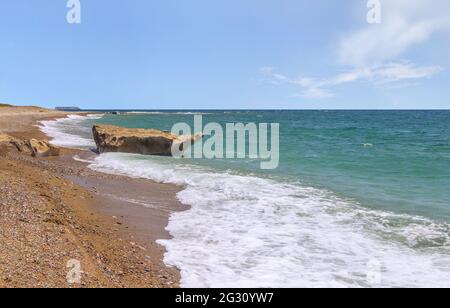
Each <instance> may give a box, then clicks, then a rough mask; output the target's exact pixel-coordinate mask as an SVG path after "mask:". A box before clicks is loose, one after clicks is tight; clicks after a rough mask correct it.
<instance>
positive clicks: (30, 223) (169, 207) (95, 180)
mask: <svg viewBox="0 0 450 308" xmlns="http://www.w3.org/2000/svg"><path fill="white" fill-rule="evenodd" d="M64 116H66V114H65V113H63V112H57V111H48V110H45V109H40V108H36V107H30V108H24V107H20V108H9V107H2V108H0V133H6V134H8V135H10V136H13V137H16V138H23V139H28V138H37V139H47V137H46V136H45V135H44V134H43V133H42V132H41V131H40V130H39V129H38V128H37V127H36V125H37V122H38V121H41V120H48V119H54V118H58V117H64ZM74 155H79V156H81V157H83V158H87V159H92V158H93V157H94V156H95V154H94V153H90V152H87V151H78V150H71V149H62V151H61V155H60V157H52V158H32V157H28V156H25V155H21V154H17V153H13V154H12V153H0V175H1V176H0V188H1V194H2V198H1V200H0V230H1V232H0V287H178V286H179V271H178V270H177V269H175V268H168V267H166V266H165V265H164V263H163V255H164V252H165V251H164V248H163V247H162V246H159V245H158V244H156V243H155V240H157V239H167V238H169V237H170V235H169V234H168V232H167V231H166V230H165V227H166V226H167V223H168V218H169V215H170V213H172V212H174V211H180V210H183V209H186V207H185V206H184V205H182V204H180V203H179V201H178V200H177V198H176V193H177V192H178V191H179V190H180V189H181V188H180V187H177V186H175V185H166V184H158V183H155V182H152V181H148V180H141V179H131V178H127V177H121V176H114V175H107V174H102V173H98V172H94V171H92V170H90V169H88V168H87V164H86V163H83V162H78V161H75V160H73V159H72V157H73V156H74ZM72 259H75V260H79V261H80V264H81V267H82V271H83V272H84V273H83V275H82V280H81V283H80V284H70V283H68V282H67V278H66V276H67V273H68V271H69V270H70V268H67V261H69V260H72Z"/></svg>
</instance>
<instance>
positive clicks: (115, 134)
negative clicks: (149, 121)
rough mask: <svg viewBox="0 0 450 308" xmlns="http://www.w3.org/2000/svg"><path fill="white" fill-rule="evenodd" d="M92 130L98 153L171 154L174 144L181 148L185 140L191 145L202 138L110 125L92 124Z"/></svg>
mask: <svg viewBox="0 0 450 308" xmlns="http://www.w3.org/2000/svg"><path fill="white" fill-rule="evenodd" d="M92 132H93V136H94V140H95V143H96V145H97V150H98V152H99V153H104V152H122V153H133V154H143V155H160V156H172V146H173V145H174V144H175V145H176V144H178V145H179V146H180V148H181V149H182V147H183V146H182V144H183V143H185V142H186V141H187V143H188V144H191V145H192V144H193V143H195V142H196V141H198V140H200V139H201V138H202V136H201V135H195V136H177V135H174V134H171V133H169V132H164V131H160V130H155V129H131V128H124V127H119V126H112V125H94V127H93V128H92ZM184 150H186V149H184Z"/></svg>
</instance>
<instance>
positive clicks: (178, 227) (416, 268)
mask: <svg viewBox="0 0 450 308" xmlns="http://www.w3.org/2000/svg"><path fill="white" fill-rule="evenodd" d="M123 112H124V113H123V114H120V115H112V114H109V113H105V114H104V115H102V116H92V117H77V116H73V117H70V118H68V119H63V120H57V121H53V122H44V123H43V130H44V131H45V132H46V133H47V134H49V135H50V136H52V137H53V138H54V140H53V142H54V143H55V144H57V145H64V146H71V147H77V148H90V147H92V146H93V143H92V137H91V132H90V131H91V127H92V125H93V124H94V123H102V124H113V125H120V126H125V127H132V128H157V129H161V130H171V127H172V125H173V124H175V123H178V122H186V123H192V122H193V118H194V114H201V115H202V116H203V122H204V123H208V122H218V123H220V124H223V125H225V123H230V122H242V123H250V122H255V123H279V124H280V165H279V168H277V169H275V170H261V169H260V168H259V166H260V165H259V161H258V160H250V159H246V160H227V159H225V160H207V159H197V160H196V159H193V160H188V159H185V160H175V159H173V158H167V157H149V156H141V155H131V154H118V153H108V154H103V155H100V156H98V157H97V158H96V159H95V160H94V161H92V162H90V167H91V168H92V169H95V170H98V171H102V172H111V173H119V174H125V175H129V176H134V177H143V178H149V179H153V180H156V181H160V182H167V183H175V184H181V185H184V186H185V189H184V190H183V191H182V192H181V193H180V194H179V196H178V197H179V199H180V200H181V201H182V202H183V203H185V204H187V205H190V206H191V208H190V209H189V210H187V211H185V212H182V213H177V214H174V215H173V216H172V217H171V221H170V223H169V226H168V230H169V231H170V232H171V234H172V235H173V237H174V238H173V239H172V240H169V241H160V243H161V244H162V245H164V246H165V247H166V249H167V254H166V260H165V261H166V263H167V264H169V265H174V266H177V267H179V268H180V269H181V272H182V285H183V286H194V287H210V286H215V287H217V286H219V287H222V286H224V287H227V286H232V287H302V286H312V287H315V286H331V287H348V286H350V287H365V286H386V287H392V286H400V287H410V286H447V287H450V192H449V184H450V111H325V110H321V111H126V112H125V111H123Z"/></svg>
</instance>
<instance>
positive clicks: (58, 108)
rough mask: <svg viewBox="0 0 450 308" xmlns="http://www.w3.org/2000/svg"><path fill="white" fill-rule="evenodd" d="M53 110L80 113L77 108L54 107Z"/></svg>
mask: <svg viewBox="0 0 450 308" xmlns="http://www.w3.org/2000/svg"><path fill="white" fill-rule="evenodd" d="M55 109H56V110H59V111H81V109H80V108H78V107H56V108H55Z"/></svg>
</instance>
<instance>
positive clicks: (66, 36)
mask: <svg viewBox="0 0 450 308" xmlns="http://www.w3.org/2000/svg"><path fill="white" fill-rule="evenodd" d="M67 2H68V0H40V1H29V0H0V46H1V48H0V102H4V103H11V104H16V105H40V106H45V107H55V106H78V107H81V108H86V109H280V108H282V109H450V86H449V85H450V1H448V0H379V2H380V4H381V6H380V8H381V10H380V13H381V15H380V17H381V20H380V21H381V23H368V21H367V15H368V13H369V11H370V12H371V13H373V12H374V11H373V10H372V8H373V7H372V6H370V7H368V4H370V5H372V3H368V0H346V1H342V0H316V1H312V0H309V1H306V0H214V1H211V0H164V1H163V0H158V1H156V0H129V1H123V0H80V3H81V23H80V24H70V23H68V22H67V18H66V17H67V13H68V12H69V10H70V9H69V8H67ZM369 2H378V1H374V0H370V1H369ZM375 7H376V8H377V7H378V6H375ZM371 16H373V15H371Z"/></svg>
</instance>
